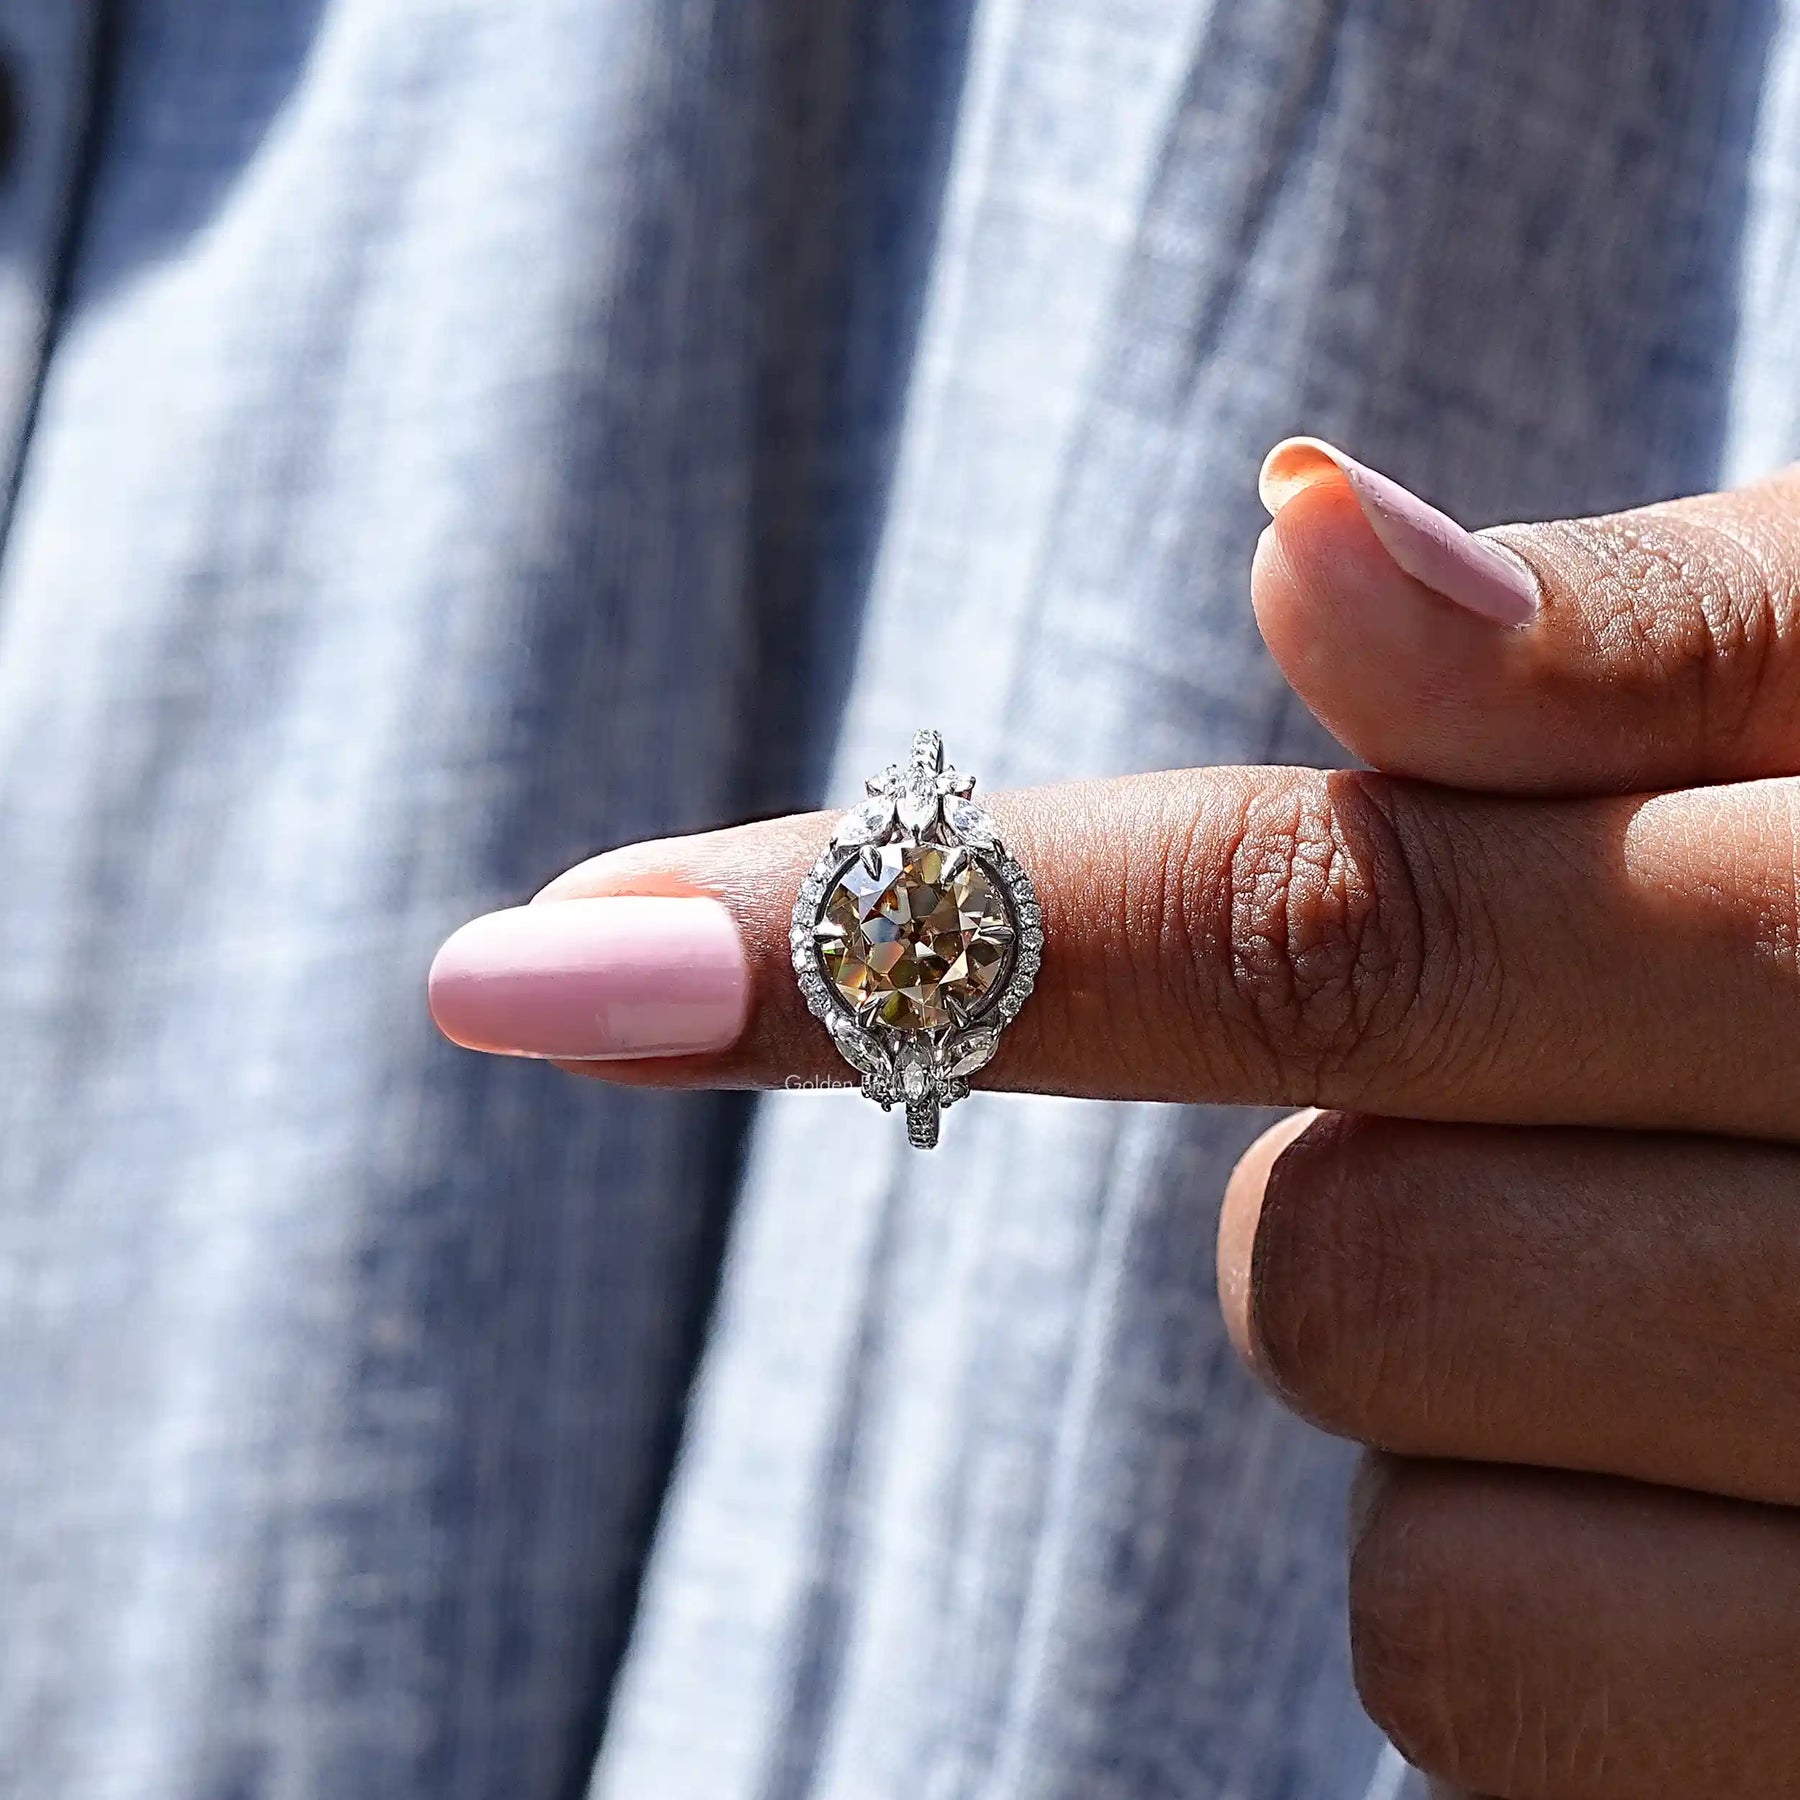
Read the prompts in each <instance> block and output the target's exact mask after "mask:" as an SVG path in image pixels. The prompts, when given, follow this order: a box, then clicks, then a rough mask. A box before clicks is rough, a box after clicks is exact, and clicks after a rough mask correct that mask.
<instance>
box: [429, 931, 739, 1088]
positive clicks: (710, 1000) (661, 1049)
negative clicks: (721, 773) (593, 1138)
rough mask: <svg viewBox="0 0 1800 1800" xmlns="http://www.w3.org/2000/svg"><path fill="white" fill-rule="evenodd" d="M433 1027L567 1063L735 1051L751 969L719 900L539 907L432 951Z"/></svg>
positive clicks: (461, 1038) (460, 1039)
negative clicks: (435, 952)
mask: <svg viewBox="0 0 1800 1800" xmlns="http://www.w3.org/2000/svg"><path fill="white" fill-rule="evenodd" d="M429 988H430V996H431V1016H432V1017H433V1018H434V1019H435V1020H436V1021H437V1025H438V1029H439V1030H440V1031H442V1032H443V1034H444V1035H445V1036H446V1037H447V1038H450V1039H451V1040H452V1041H453V1042H455V1043H458V1044H463V1045H466V1046H467V1047H468V1048H469V1049H471V1050H490V1051H494V1052H497V1053H499V1054H501V1055H505V1056H548V1057H556V1058H559V1059H561V1060H564V1061H577V1062H586V1061H605V1060H614V1061H616V1060H619V1059H622V1058H625V1057H634V1056H689V1055H695V1054H699V1053H702V1052H705V1051H710V1050H725V1049H729V1048H730V1046H731V1045H732V1044H734V1043H736V1042H737V1039H738V1037H739V1035H740V1034H741V1033H742V1031H743V1029H744V1024H745V1021H746V1019H747V1018H748V1016H749V1011H750V965H749V962H748V960H747V959H746V957H745V955H744V947H743V944H742V942H741V941H740V939H739V937H738V933H737V926H736V925H735V924H734V923H733V922H732V918H731V914H730V913H728V912H727V911H726V910H725V908H724V907H723V906H721V905H720V904H719V903H718V901H716V900H706V899H689V898H682V899H663V898H653V897H648V896H639V895H625V896H615V897H609V898H606V899H599V900H546V901H542V902H540V903H539V904H538V905H535V906H515V907H511V908H509V909H508V910H507V911H505V912H494V913H487V914H485V915H484V916H483V917H481V918H479V919H471V920H470V921H469V923H468V924H467V925H465V926H463V927H462V929H461V930H460V931H457V932H455V933H454V934H453V935H452V936H451V937H450V939H449V940H448V941H447V942H446V943H445V945H444V947H443V948H442V949H441V950H439V951H438V953H437V958H436V960H435V961H434V962H433V963H432V965H431V976H430V982H429Z"/></svg>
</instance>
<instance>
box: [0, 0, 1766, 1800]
mask: <svg viewBox="0 0 1800 1800" xmlns="http://www.w3.org/2000/svg"><path fill="white" fill-rule="evenodd" d="M1794 69H1795V50H1794V40H1793V34H1792V31H1791V29H1790V25H1789V20H1788V15H1787V13H1786V12H1784V10H1783V7H1782V5H1781V4H1779V0H1715V3H1711V4H1694V3H1691V0H1634V3H1633V4H1629V5H1597V4H1596V5H1571V4H1569V3H1568V0H1517V3H1515V4H1511V5H1508V6H1506V7H1495V6H1491V5H1483V4H1480V3H1479V0H1232V3H1231V4H1224V3H1223V0H0V489H3V496H0V497H3V498H4V505H5V511H4V531H5V536H4V546H3V556H0V1794H3V1795H4V1796H6V1800H15V1797H16V1800H263V1797H269V1800H275V1797H283V1800H286V1797H300V1796H307V1797H310V1796H324V1797H329V1800H362V1797H364V1796H367V1797H369V1800H374V1797H375V1796H381V1797H382V1800H415V1797H416V1800H473V1797H477V1796H496V1797H498V1796H505V1797H507V1800H573V1797H575V1796H579V1795H582V1794H584V1793H586V1792H588V1791H589V1790H590V1784H591V1789H592V1792H593V1793H594V1794H595V1795H596V1796H597V1797H599V1796H603V1797H606V1800H625V1797H629V1800H690V1797H691V1800H738V1797H741V1800H802V1797H805V1800H815V1797H816V1800H826V1797H830V1800H888V1797H892V1800H916V1797H918V1796H924V1795H929V1796H932V1797H933V1800H963V1797H965V1796H966V1797H974V1796H983V1797H986V1796H994V1797H995V1800H998V1797H1000V1796H1006V1797H1007V1800H1056V1797H1062V1796H1067V1797H1069V1800H1075V1797H1077V1796H1079V1797H1081V1800H1164V1797H1170V1800H1174V1797H1187V1796H1207V1797H1209V1800H1210V1797H1215V1796H1226V1797H1245V1800H1249V1797H1255V1800H1286V1797H1293V1800H1312V1797H1314V1796H1318V1797H1321V1800H1323V1797H1326V1796H1347V1797H1348V1800H1391V1797H1392V1796H1393V1795H1395V1794H1397V1793H1398V1792H1399V1791H1400V1789H1401V1787H1402V1785H1403V1781H1404V1771H1403V1770H1402V1769H1401V1767H1400V1765H1399V1763H1398V1759H1397V1758H1395V1757H1394V1756H1393V1754H1392V1753H1391V1752H1389V1751H1387V1750H1385V1748H1384V1746H1383V1745H1382V1744H1381V1742H1380V1739H1379V1737H1378V1735H1377V1734H1376V1733H1375V1731H1374V1729H1373V1727H1372V1726H1370V1725H1369V1724H1368V1722H1367V1721H1366V1720H1365V1719H1364V1718H1363V1717H1362V1715H1361V1713H1360V1711H1359V1710H1358V1708H1357V1706H1356V1702H1355V1697H1354V1694H1353V1692H1352V1690H1351V1686H1350V1681H1349V1674H1348V1659H1347V1653H1346V1646H1345V1644H1344V1641H1343V1640H1344V1633H1343V1625H1342V1593H1341V1583H1342V1571H1341V1550H1340V1536H1341V1509H1342V1499H1343V1491H1342V1490H1343V1480H1344V1474H1345V1459H1344V1456H1343V1454H1342V1452H1341V1451H1340V1450H1339V1449H1338V1448H1337V1447H1335V1446H1332V1445H1329V1444H1327V1443H1326V1442H1325V1441H1324V1440H1322V1439H1319V1438H1316V1437H1314V1436H1313V1435H1311V1434H1310V1433H1308V1432H1307V1431H1306V1430H1305V1429H1304V1428H1302V1427H1300V1426H1298V1425H1297V1424H1295V1423H1293V1422H1292V1421H1290V1420H1286V1419H1284V1418H1282V1417H1281V1416H1279V1415H1278V1414H1277V1412H1276V1410H1275V1409H1274V1408H1273V1406H1272V1405H1271V1404H1269V1403H1268V1402H1266V1401H1264V1400H1263V1399H1261V1398H1260V1397H1259V1396H1258V1395H1256V1394H1255V1393H1254V1392H1253V1391H1252V1390H1251V1388H1250V1386H1249V1383H1248V1382H1247V1380H1246V1379H1245V1378H1244V1377H1243V1376H1242V1375H1241V1374H1240V1372H1239V1371H1238V1369H1237V1367H1236V1365H1235V1363H1234V1361H1233V1359H1232V1357H1231V1354H1230V1352H1229V1349H1228V1347H1227V1346H1226V1344H1225V1341H1224V1337H1223V1333H1222V1330H1221V1328H1220V1326H1219V1322H1218V1319H1217V1314H1216V1308H1215V1303H1214V1299H1213V1277H1212V1266H1211V1265H1212V1232H1213V1220H1214V1214H1215V1209H1216V1205H1217V1198H1218V1192H1219V1188H1220V1184H1221V1181H1222V1177H1223V1173H1224V1171H1225V1169H1226V1168H1228V1167H1229V1164H1230V1161H1231V1159H1232V1157H1233V1156H1234V1155H1235V1152H1236V1150H1237V1148H1238V1147H1239V1146H1241V1144H1242V1143H1244V1142H1245V1141H1247V1139H1248V1137H1249V1136H1250V1135H1251V1133H1252V1132H1253V1130H1254V1129H1255V1128H1256V1127H1257V1125H1258V1124H1259V1123H1260V1121H1259V1120H1255V1119H1250V1118H1243V1117H1231V1116H1226V1115H1215V1114H1212V1113H1208V1112H1206V1111H1204V1110H1201V1109H1187V1110H1183V1109H1172V1108H1157V1107H1101V1106H1086V1105H1081V1104H1077V1103H1072V1102H1060V1101H1049V1100H1042V1101H1039V1100H1013V1101H1010V1102H1008V1101H997V1100H993V1099H987V1098H982V1097H979V1096H978V1097H977V1098H976V1099H975V1100H973V1101H971V1102H970V1103H969V1105H968V1106H966V1107H961V1108H958V1110H957V1113H956V1114H955V1115H954V1116H953V1117H952V1118H951V1119H950V1120H949V1121H948V1123H947V1126H946V1132H945V1145H944V1148H943V1149H942V1150H940V1151H938V1152H936V1153H935V1154H934V1155H933V1156H931V1157H925V1158H921V1157H918V1156H915V1155H913V1154H912V1153H910V1152H908V1151H907V1150H906V1148H905V1146H904V1143H903V1142H902V1141H900V1134H899V1133H898V1131H897V1128H896V1127H895V1126H894V1122H893V1121H892V1120H884V1119H882V1118H881V1117H880V1116H879V1115H878V1114H875V1113H874V1111H873V1109H871V1108H867V1107H865V1106H863V1105H862V1104H861V1103H860V1102H858V1101H857V1100H855V1099H854V1098H853V1097H850V1098H846V1097H838V1096H827V1095H816V1094H794V1095H783V1096H777V1097H775V1098H772V1099H770V1100H765V1101H760V1102H757V1103H755V1104H754V1105H753V1104H752V1103H751V1102H750V1101H748V1100H747V1099H745V1098H743V1097H731V1096H711V1095H686V1096H670V1095H653V1094H647V1093H641V1092H608V1091H606V1090H604V1089H602V1088H600V1087H599V1086H598V1085H597V1084H592V1083H585V1082H576V1081H572V1080H568V1079H566V1078H563V1077H560V1076H558V1075H556V1074H555V1073H553V1072H552V1071H550V1070H548V1069H545V1068H542V1067H537V1066H532V1065H527V1064H516V1063H504V1062H500V1061H497V1060H493V1059H483V1058H478V1057H475V1056H471V1055H468V1054H466V1053H462V1052H458V1051H456V1050H453V1049H452V1048H451V1047H450V1046H448V1045H447V1044H445V1043H443V1042H442V1041H440V1040H439V1039H438V1038H437V1037H436V1035H435V1033H434V1032H433V1031H432V1030H431V1028H430V1025H429V1023H428V1020H427V1018H426V1014H425V1008H424V1000H423V978H424V972H425V969H426V967H427V964H428V962H429V960H430V956H431V954H432V951H433V950H434V949H435V947H436V945H437V943H438V942H439V941H440V939H441V938H442V937H443V936H444V935H445V934H446V933H447V932H448V931H449V930H450V929H452V928H453V927H454V926H455V925H457V924H459V923H460V922H461V921H462V920H464V919H466V918H468V917H470V916H472V915H473V914H475V913H477V912H480V911H482V910H484V909H487V908H489V907H493V906H496V905H502V904H507V903H510V902H512V901H516V900H518V899H521V898H523V897H524V896H525V895H527V894H529V893H530V892H531V891H532V890H533V889H534V888H535V887H536V886H537V885H539V884H540V883H541V882H542V881H543V880H545V879H546V878H547V877H548V876H550V875H551V874H553V873H554V872H556V871H557V870H558V869H560V868H561V867H563V866H565V865H567V864H568V863H570V862H572V861H575V860H577V859H578V858H580V857H582V856H584V855H586V854H589V853H591V852H592V851H594V850H596V849H599V848H602V847H604V846H606V845H608V844H612V843H618V842H622V841H626V840H630V839H634V838H638V837H643V836H650V835H662V834H667V833H673V832H680V831H687V830H693V829H699V828H703V827H706V826H708V825H712V824H716V823H720V822H723V821H726V820H732V819H737V818H741V817H745V816H749V815H752V814H756V813H764V812H771V811H780V810H786V809H790V808H795V807H800V806H810V805H816V804H824V803H828V802H830V801H834V800H842V801H844V802H845V803H848V801H849V800H850V799H851V798H853V797H854V796H855V795H856V794H857V793H858V792H859V785H858V784H859V780H860V777H861V775H863V774H864V773H866V772H868V771H870V770H872V769H879V768H880V767H881V766H882V765H883V764H884V763H885V762H887V761H888V760H890V759H891V758H893V757H894V756H895V755H897V754H900V753H902V752H903V751H904V749H905V746H906V744H907V743H908V742H909V740H910V736H911V733H912V731H913V730H914V729H915V728H917V727H919V726H922V725H931V726H936V727H938V728H940V729H942V730H943V731H944V733H945V735H946V738H947V741H948V743H949V745H950V748H951V752H952V755H953V756H954V758H955V760H956V761H957V762H958V763H959V764H960V765H961V766H962V767H963V768H965V769H971V770H975V771H978V772H979V773H980V774H981V776H982V778H983V781H984V783H985V784H987V785H990V786H998V785H1006V784H1011V783H1014V782H1026V781H1041V780H1051V779H1056V778H1059V777H1063V776H1075V775H1096V774H1109V773H1115V772H1123V771H1126V770H1132V769H1139V768H1155V767H1164V766H1179V765H1185V764H1191V763H1200V762H1209V761H1245V760H1250V761H1304V762H1313V761H1322V760H1328V759H1329V758H1330V756H1331V754H1332V751H1331V747H1330V745H1329V744H1328V743H1327V742H1326V741H1325V740H1324V739H1323V738H1322V736H1321V734H1320V733H1319V732H1318V730H1317V728H1316V727H1315V726H1314V725H1313V724H1312V722H1311V721H1310V720H1309V719H1308V718H1307V717H1306V716H1305V714H1304V713H1303V711H1302V710H1301V709H1300V708H1299V706H1298V705H1297V703H1296V702H1295V701H1294V700H1293V699H1292V697H1291V696H1290V695H1289V694H1288V693H1287V691H1286V689H1285V687H1284V685H1283V684H1282V683H1281V681H1280V679H1279V677H1278V676H1277V675H1276V673H1275V671H1274V669H1273V666H1272V665H1271V664H1270V663H1269V661H1268V660H1267V658H1266V656H1265V654H1264V653H1263V651H1262V648H1261V646H1260V643H1259V641H1258V639H1257V637H1256V633H1255V629H1254V625H1253V622H1252V621H1251V619H1250V616H1249V609H1248V605H1247V600H1246V595H1245V573H1246V569H1247V565H1248V558H1249V555H1250V550H1251V546H1252V544H1253V543H1254V540H1255V537H1256V534H1257V530H1258V529H1259V525H1260V514H1259V511H1258V508H1257V503H1256V496H1255V487H1254V478H1255V472H1256V468H1257V464H1258V461H1259V460H1260V457H1261V455H1262V452H1263V451H1264V450H1265V449H1266V448H1267V446H1268V445H1269V444H1270V443H1272V442H1273V441H1275V439H1277V438H1278V437H1280V436H1282V435H1284V434H1286V433H1288V432H1290V431H1294V430H1308V431H1316V432H1322V433H1325V434H1327V435H1329V436H1331V437H1333V438H1334V439H1336V440H1338V441H1340V442H1343V443H1345V444H1346V445H1347V446H1348V447H1350V448H1351V449H1352V450H1353V451H1354V452H1355V453H1356V454H1357V455H1359V456H1362V457H1364V458H1366V459H1368V460H1369V461H1371V462H1372V463H1374V464H1376V465H1377V466H1379V467H1381V468H1384V469H1387V470H1390V471H1391V472H1393V473H1394V474H1395V475H1396V476H1398V477H1400V478H1401V479H1403V480H1405V481H1407V482H1408V483H1409V484H1411V485H1413V486H1414V487H1415V488H1417V489H1418V490H1419V491H1421V492H1423V493H1425V494H1426V495H1428V496H1429V497H1430V498H1431V499H1432V500H1434V501H1435V502H1437V503H1438V504H1440V505H1443V506H1446V507H1448V508H1451V509H1453V510H1454V511H1456V512H1457V513H1458V514H1459V516H1462V517H1464V518H1465V519H1467V520H1468V521H1469V522H1470V523H1471V524H1482V523H1487V522H1491V521H1494V520H1498V519H1503V518H1515V517H1532V516H1544V515H1557V514H1566V513H1571V512H1578V511H1584V510H1597V509H1600V508H1603V507H1607V506H1612V505H1620V504H1625V503H1629V502H1635V501H1640V500H1644V499H1648V498H1652V497H1656V496H1659V495H1664V494H1670V493H1675V492H1680V491H1689V490H1695V489H1701V488H1706V487H1710V486H1713V485H1717V484H1718V483H1720V482H1722V481H1724V480H1726V479H1729V478H1731V477H1732V476H1734V475H1736V474H1742V473H1747V472H1751V471H1754V470H1756V469H1759V468H1761V467H1765V466H1768V465H1769V464H1771V463H1772V462H1774V461H1777V460H1779V459H1780V457H1781V456H1783V455H1786V454H1789V453H1791V448H1792V439H1793V437H1794V435H1795V433H1794V429H1793V426H1794V419H1793V396H1794V395H1795V393H1796V383H1795V381H1794V371H1793V365H1792V348H1791V347H1792V345H1793V344H1794V343H1795V342H1796V341H1800V340H1797V339H1796V335H1795V332H1794V329H1793V327H1794V323H1795V321H1794V318H1793V316H1792V315H1793V311H1794V307H1793V302H1792V298H1791V291H1790V290H1791V286H1792V284H1791V282H1790V281H1789V280H1788V279H1787V271H1788V269H1789V267H1790V258H1791V250H1792V245H1793V242H1794V233H1793V226H1794V221H1795V216H1796V203H1795V176H1794V173H1793V171H1794V169H1795V167H1796V159H1795V157H1794V155H1793V153H1792V152H1793V145H1794V139H1795V133H1796V129H1797V122H1800V111H1797V110H1796V93H1797V92H1800V90H1797V89H1796V85H1795V80H1794ZM864 1113H868V1114H869V1115H870V1116H869V1117H864V1116H863V1114H864Z"/></svg>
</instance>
